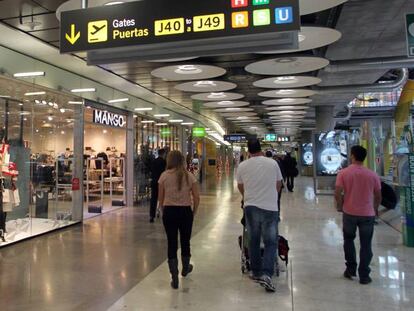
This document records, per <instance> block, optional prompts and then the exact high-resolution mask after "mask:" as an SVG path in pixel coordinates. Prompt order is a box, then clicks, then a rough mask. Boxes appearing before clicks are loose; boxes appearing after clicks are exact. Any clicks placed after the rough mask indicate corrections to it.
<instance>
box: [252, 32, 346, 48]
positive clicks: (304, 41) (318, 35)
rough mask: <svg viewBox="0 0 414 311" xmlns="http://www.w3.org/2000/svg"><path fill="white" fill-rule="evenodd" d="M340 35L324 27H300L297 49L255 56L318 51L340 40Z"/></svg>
mask: <svg viewBox="0 0 414 311" xmlns="http://www.w3.org/2000/svg"><path fill="white" fill-rule="evenodd" d="M341 37H342V34H341V33H340V32H339V31H337V30H335V29H331V28H326V27H302V28H301V31H300V32H299V48H298V49H293V50H290V49H289V50H276V51H266V52H260V53H257V54H288V53H297V52H303V51H308V50H314V49H318V48H321V47H324V46H327V45H330V44H332V43H335V42H336V41H338V40H339V39H341Z"/></svg>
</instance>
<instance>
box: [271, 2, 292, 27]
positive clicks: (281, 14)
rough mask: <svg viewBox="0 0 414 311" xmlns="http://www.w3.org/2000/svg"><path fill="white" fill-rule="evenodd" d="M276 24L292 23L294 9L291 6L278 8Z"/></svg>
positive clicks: (276, 10)
mask: <svg viewBox="0 0 414 311" xmlns="http://www.w3.org/2000/svg"><path fill="white" fill-rule="evenodd" d="M275 15H276V24H291V23H292V22H293V9H292V7H291V6H287V7H283V8H276V9H275Z"/></svg>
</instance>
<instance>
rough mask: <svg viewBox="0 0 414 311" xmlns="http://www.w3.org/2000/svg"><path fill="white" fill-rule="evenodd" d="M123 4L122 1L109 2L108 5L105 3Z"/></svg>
mask: <svg viewBox="0 0 414 311" xmlns="http://www.w3.org/2000/svg"><path fill="white" fill-rule="evenodd" d="M122 3H124V1H111V2H108V3H105V5H117V4H122Z"/></svg>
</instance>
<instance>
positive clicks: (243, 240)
mask: <svg viewBox="0 0 414 311" xmlns="http://www.w3.org/2000/svg"><path fill="white" fill-rule="evenodd" d="M241 223H242V225H243V234H242V235H241V236H239V246H240V251H241V256H240V261H241V271H242V273H243V274H245V273H248V272H250V271H251V268H250V258H249V236H248V232H247V228H246V221H245V217H244V216H243V219H242V220H241ZM261 253H262V256H263V253H264V248H263V247H262V248H261ZM278 257H279V258H280V260H281V261H282V262H283V263H284V264H285V265H286V267H287V266H288V264H289V242H288V240H286V239H285V238H284V237H283V236H281V235H279V236H278ZM275 273H276V276H277V277H279V275H280V268H279V264H278V260H276V262H275Z"/></svg>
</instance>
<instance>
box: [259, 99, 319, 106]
mask: <svg viewBox="0 0 414 311" xmlns="http://www.w3.org/2000/svg"><path fill="white" fill-rule="evenodd" d="M311 102H312V99H309V98H281V99H271V100H265V101H264V102H262V104H263V105H266V106H287V105H288V106H292V105H305V104H309V103H311Z"/></svg>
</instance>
